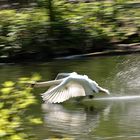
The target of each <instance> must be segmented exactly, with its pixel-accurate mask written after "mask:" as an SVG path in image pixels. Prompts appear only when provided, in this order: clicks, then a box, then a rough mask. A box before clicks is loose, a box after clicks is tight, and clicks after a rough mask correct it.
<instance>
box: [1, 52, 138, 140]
mask: <svg viewBox="0 0 140 140" xmlns="http://www.w3.org/2000/svg"><path fill="white" fill-rule="evenodd" d="M73 71H76V72H78V73H80V74H86V75H88V76H89V77H90V78H91V79H94V80H95V81H96V82H97V83H99V84H100V85H101V86H102V87H105V88H107V89H109V90H110V92H111V96H109V97H102V96H99V97H96V98H94V99H92V100H89V99H85V100H83V101H82V102H80V103H76V102H66V103H64V104H44V103H43V101H41V97H40V93H42V92H44V91H45V90H46V88H43V89H37V90H36V91H35V92H36V93H35V94H36V96H37V97H38V99H39V100H40V104H38V106H37V108H32V111H33V112H34V113H36V114H40V116H41V117H43V120H44V123H43V125H41V126H39V127H37V128H33V129H32V132H31V133H34V134H35V135H36V138H37V139H38V140H45V139H48V138H54V137H55V138H63V137H67V138H73V139H76V140H78V139H80V140H96V139H97V140H102V139H106V140H132V139H133V140H139V139H140V73H139V71H140V56H139V55H135V54H134V55H127V56H113V57H96V58H88V59H79V60H54V61H52V62H47V63H32V64H31V63H30V64H22V65H19V64H6V65H5V64H1V65H0V77H1V78H0V82H3V81H5V80H16V79H17V78H18V77H21V76H23V77H26V76H31V75H32V74H33V73H35V72H37V73H40V74H41V75H42V77H43V79H42V80H50V79H54V77H55V76H56V75H57V73H59V72H73Z"/></svg>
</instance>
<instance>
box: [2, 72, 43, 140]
mask: <svg viewBox="0 0 140 140" xmlns="http://www.w3.org/2000/svg"><path fill="white" fill-rule="evenodd" d="M39 79H40V76H39V75H37V74H35V75H34V76H32V77H31V78H28V77H23V78H20V79H19V80H18V81H16V82H13V81H6V82H4V83H3V84H2V87H1V89H0V139H2V140H25V139H29V138H28V135H27V134H25V133H24V131H25V130H26V129H25V128H24V123H25V122H26V123H30V124H41V123H42V121H41V119H40V118H36V117H34V116H26V117H25V118H24V115H25V112H26V111H27V110H28V107H29V106H30V105H33V104H36V103H37V100H36V99H35V97H34V95H33V94H32V90H33V89H32V88H31V87H30V86H29V85H28V84H27V83H28V82H29V81H33V80H39ZM28 118H30V119H28Z"/></svg>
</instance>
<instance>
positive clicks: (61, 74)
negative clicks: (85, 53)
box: [55, 73, 71, 80]
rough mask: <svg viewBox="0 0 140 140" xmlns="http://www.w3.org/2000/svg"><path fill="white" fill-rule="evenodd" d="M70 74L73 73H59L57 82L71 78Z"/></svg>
mask: <svg viewBox="0 0 140 140" xmlns="http://www.w3.org/2000/svg"><path fill="white" fill-rule="evenodd" d="M70 74H71V73H58V74H57V76H56V78H55V80H58V79H63V78H66V77H68V76H70Z"/></svg>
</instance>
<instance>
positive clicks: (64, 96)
mask: <svg viewBox="0 0 140 140" xmlns="http://www.w3.org/2000/svg"><path fill="white" fill-rule="evenodd" d="M43 86H50V88H49V89H48V90H47V91H46V92H45V93H43V94H42V98H43V100H44V101H45V102H48V103H61V102H64V101H66V100H68V99H70V98H72V97H80V96H92V95H93V94H94V93H98V92H100V91H101V92H104V93H106V94H110V93H109V91H108V90H107V89H104V88H102V87H100V86H99V85H98V84H97V83H96V82H95V81H93V80H91V79H90V78H89V77H88V76H87V75H80V74H77V73H76V72H72V73H59V74H58V75H57V77H56V78H55V80H53V81H47V82H40V83H36V84H35V87H43Z"/></svg>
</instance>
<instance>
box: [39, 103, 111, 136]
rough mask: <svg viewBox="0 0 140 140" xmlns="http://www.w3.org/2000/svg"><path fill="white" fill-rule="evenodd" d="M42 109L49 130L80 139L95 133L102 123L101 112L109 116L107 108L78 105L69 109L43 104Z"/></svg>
mask: <svg viewBox="0 0 140 140" xmlns="http://www.w3.org/2000/svg"><path fill="white" fill-rule="evenodd" d="M71 105H72V104H70V106H71ZM42 108H43V111H44V114H45V115H44V119H45V122H46V126H47V128H49V129H51V130H52V131H53V132H57V133H58V132H59V133H61V134H62V135H71V137H79V136H80V137H79V138H81V137H82V135H83V136H84V137H85V136H86V135H88V134H90V133H91V132H94V131H95V129H96V127H97V126H98V124H99V121H100V115H99V112H103V114H104V115H105V116H106V115H108V113H107V112H108V111H107V109H106V107H105V106H100V107H98V106H95V105H84V104H79V105H78V104H77V105H72V108H73V109H69V108H68V107H66V106H65V105H62V104H43V105H42Z"/></svg>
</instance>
